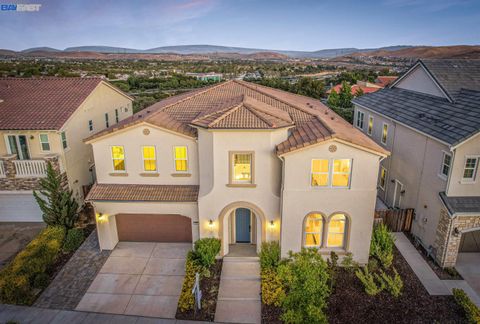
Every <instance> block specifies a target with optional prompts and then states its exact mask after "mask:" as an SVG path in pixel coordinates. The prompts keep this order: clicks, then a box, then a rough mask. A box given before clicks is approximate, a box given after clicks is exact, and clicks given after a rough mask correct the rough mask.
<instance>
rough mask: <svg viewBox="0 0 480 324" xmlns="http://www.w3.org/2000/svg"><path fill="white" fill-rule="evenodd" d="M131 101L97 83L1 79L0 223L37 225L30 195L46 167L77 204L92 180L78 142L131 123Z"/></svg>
mask: <svg viewBox="0 0 480 324" xmlns="http://www.w3.org/2000/svg"><path fill="white" fill-rule="evenodd" d="M132 100H133V99H132V98H131V97H129V96H128V95H126V94H124V93H123V92H121V91H120V90H118V89H117V88H115V87H113V86H112V85H110V84H109V83H107V82H105V81H103V80H101V79H98V78H56V77H48V78H2V79H0V137H1V140H0V221H42V215H41V211H40V209H39V207H38V205H37V203H36V201H35V199H34V197H33V195H32V190H36V189H38V188H39V186H38V182H39V180H40V179H41V178H43V177H45V176H46V166H47V162H51V163H52V165H53V166H54V168H57V169H58V170H60V171H61V172H62V175H63V180H64V184H65V185H66V186H68V187H69V188H70V189H71V190H73V193H74V196H75V198H77V200H78V201H79V202H80V203H82V202H83V199H84V194H83V188H84V186H88V185H91V184H92V183H93V181H94V177H95V175H94V168H93V154H92V151H91V147H89V146H88V145H85V144H84V143H83V141H82V139H83V138H85V137H87V136H89V135H91V134H94V133H95V132H97V131H100V130H102V129H105V128H108V127H110V126H112V125H114V124H116V123H119V122H121V121H122V120H123V119H125V118H127V117H130V116H131V115H132V113H133V112H132Z"/></svg>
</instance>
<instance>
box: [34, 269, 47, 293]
mask: <svg viewBox="0 0 480 324" xmlns="http://www.w3.org/2000/svg"><path fill="white" fill-rule="evenodd" d="M49 281H50V277H49V276H48V275H47V274H46V273H45V272H42V273H39V274H37V275H36V276H35V279H33V287H34V288H37V289H45V288H47V286H48V282H49Z"/></svg>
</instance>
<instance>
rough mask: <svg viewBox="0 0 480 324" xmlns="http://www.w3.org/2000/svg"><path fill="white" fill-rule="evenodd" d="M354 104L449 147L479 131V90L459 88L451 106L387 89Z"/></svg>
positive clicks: (429, 98) (414, 94) (433, 97)
mask: <svg viewBox="0 0 480 324" xmlns="http://www.w3.org/2000/svg"><path fill="white" fill-rule="evenodd" d="M353 102H354V103H355V104H358V105H360V106H363V107H365V108H368V109H370V110H372V111H374V112H377V113H379V114H382V115H384V116H386V117H388V118H391V119H393V120H396V121H398V122H399V123H402V124H405V125H408V126H410V127H413V128H415V129H417V130H419V131H421V132H423V133H425V134H427V135H430V136H431V137H433V138H437V139H439V140H441V141H443V142H445V143H447V144H450V145H455V144H458V143H460V142H462V141H463V140H465V139H467V138H469V137H471V136H473V135H474V134H476V133H477V132H479V130H480V91H475V90H467V89H460V90H458V93H457V95H456V101H455V102H454V103H451V102H449V101H448V100H447V99H444V98H440V97H436V96H431V95H427V94H422V93H419V92H414V91H409V90H404V89H400V88H386V89H383V90H380V91H377V92H375V93H369V94H366V95H363V96H361V97H358V98H355V99H354V100H353Z"/></svg>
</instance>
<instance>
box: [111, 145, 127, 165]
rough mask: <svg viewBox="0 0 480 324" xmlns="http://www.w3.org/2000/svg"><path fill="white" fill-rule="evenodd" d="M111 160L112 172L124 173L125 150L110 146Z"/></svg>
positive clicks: (120, 147)
mask: <svg viewBox="0 0 480 324" xmlns="http://www.w3.org/2000/svg"><path fill="white" fill-rule="evenodd" d="M112 160H113V170H114V171H125V150H124V149H123V146H112Z"/></svg>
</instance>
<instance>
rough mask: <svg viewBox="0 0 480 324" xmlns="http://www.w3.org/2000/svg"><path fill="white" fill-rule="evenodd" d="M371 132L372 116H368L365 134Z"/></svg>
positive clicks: (370, 133)
mask: <svg viewBox="0 0 480 324" xmlns="http://www.w3.org/2000/svg"><path fill="white" fill-rule="evenodd" d="M372 133H373V116H369V117H368V128H367V134H368V135H370V136H372Z"/></svg>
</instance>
